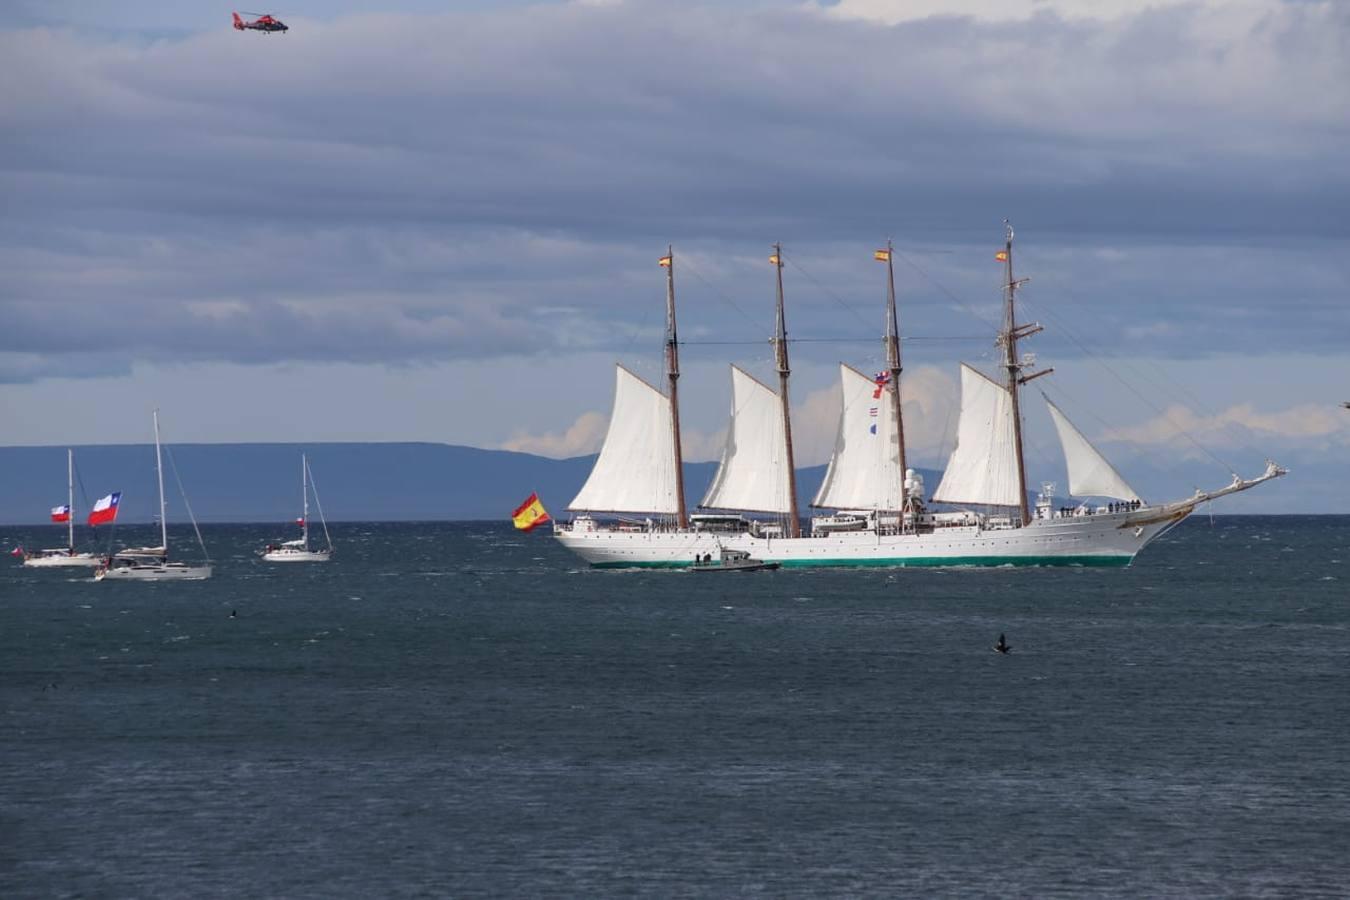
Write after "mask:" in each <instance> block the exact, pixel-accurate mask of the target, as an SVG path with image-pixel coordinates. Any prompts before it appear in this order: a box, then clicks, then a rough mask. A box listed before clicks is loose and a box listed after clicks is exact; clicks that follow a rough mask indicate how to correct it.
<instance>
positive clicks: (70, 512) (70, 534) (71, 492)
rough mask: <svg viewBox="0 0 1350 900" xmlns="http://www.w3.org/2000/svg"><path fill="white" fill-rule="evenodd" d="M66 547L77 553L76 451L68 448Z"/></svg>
mask: <svg viewBox="0 0 1350 900" xmlns="http://www.w3.org/2000/svg"><path fill="white" fill-rule="evenodd" d="M66 545H67V547H68V548H69V549H70V552H71V553H74V552H75V451H74V450H72V449H71V448H69V447H67V448H66Z"/></svg>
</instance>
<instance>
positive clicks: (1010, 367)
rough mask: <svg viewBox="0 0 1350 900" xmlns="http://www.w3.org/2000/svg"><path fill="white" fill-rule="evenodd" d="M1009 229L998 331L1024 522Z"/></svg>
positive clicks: (1014, 288)
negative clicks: (999, 330)
mask: <svg viewBox="0 0 1350 900" xmlns="http://www.w3.org/2000/svg"><path fill="white" fill-rule="evenodd" d="M1003 225H1004V227H1005V228H1006V229H1007V242H1006V243H1005V244H1004V246H1003V275H1004V278H1003V282H1004V284H1003V333H1002V334H1001V335H999V337H1000V339H1001V341H1002V343H1003V367H1004V369H1006V370H1007V372H1008V395H1009V396H1010V397H1011V398H1012V420H1013V447H1014V451H1015V452H1016V455H1017V488H1018V490H1017V501H1018V512H1019V513H1020V515H1021V522H1022V524H1023V525H1026V524H1028V523H1029V522H1030V521H1031V514H1030V510H1029V509H1028V508H1027V471H1026V464H1025V462H1024V461H1023V458H1022V411H1021V408H1020V405H1019V403H1018V388H1019V387H1020V386H1021V383H1022V363H1021V361H1020V359H1019V358H1018V356H1017V338H1018V337H1019V335H1018V328H1017V315H1016V309H1015V306H1016V301H1015V297H1016V294H1017V286H1018V282H1017V281H1016V280H1015V279H1014V278H1013V252H1012V245H1013V229H1012V225H1011V224H1010V223H1009V222H1008V220H1007V219H1004V220H1003Z"/></svg>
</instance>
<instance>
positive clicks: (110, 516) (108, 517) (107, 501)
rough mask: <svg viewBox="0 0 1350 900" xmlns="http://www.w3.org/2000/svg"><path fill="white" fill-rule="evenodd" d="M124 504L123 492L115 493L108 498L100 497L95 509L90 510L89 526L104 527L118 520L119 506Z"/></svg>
mask: <svg viewBox="0 0 1350 900" xmlns="http://www.w3.org/2000/svg"><path fill="white" fill-rule="evenodd" d="M121 502H122V492H121V491H113V492H112V493H111V494H109V495H108V496H106V497H100V498H99V500H98V502H97V503H95V504H94V508H93V509H91V510H89V524H90V525H103V524H105V523H107V522H114V521H116V520H117V506H118V504H120V503H121Z"/></svg>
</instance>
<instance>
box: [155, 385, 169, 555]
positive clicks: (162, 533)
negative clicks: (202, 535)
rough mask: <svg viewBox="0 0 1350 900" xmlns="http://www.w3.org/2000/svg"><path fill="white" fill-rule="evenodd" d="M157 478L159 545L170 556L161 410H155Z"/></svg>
mask: <svg viewBox="0 0 1350 900" xmlns="http://www.w3.org/2000/svg"><path fill="white" fill-rule="evenodd" d="M155 477H156V478H157V479H158V480H159V545H160V546H161V547H162V548H164V555H165V556H168V554H169V522H168V520H167V519H166V518H165V516H164V511H165V509H166V507H165V505H164V460H163V459H161V458H160V454H159V410H155Z"/></svg>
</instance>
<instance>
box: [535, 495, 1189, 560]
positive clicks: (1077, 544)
mask: <svg viewBox="0 0 1350 900" xmlns="http://www.w3.org/2000/svg"><path fill="white" fill-rule="evenodd" d="M1189 512H1190V509H1189V508H1188V509H1186V510H1184V511H1175V512H1170V513H1167V514H1163V515H1160V513H1161V511H1160V510H1159V509H1158V508H1152V509H1149V508H1145V509H1140V510H1135V511H1132V512H1122V513H1104V514H1099V515H1091V516H1070V517H1063V518H1055V519H1049V520H1045V519H1038V520H1035V521H1033V522H1032V523H1031V524H1030V525H1028V526H1026V527H1025V528H982V527H980V526H978V525H962V526H955V527H943V528H937V529H934V530H932V531H929V532H927V533H923V534H878V533H876V532H875V531H851V532H841V533H836V534H831V535H828V536H824V537H800V538H783V537H767V538H765V537H755V536H752V535H750V534H748V533H744V532H741V533H725V532H724V533H717V532H706V531H705V532H696V531H659V530H653V531H610V530H599V529H596V530H584V529H571V528H569V527H568V526H559V528H558V529H557V530H556V531H555V534H556V536H557V538H558V540H559V541H560V542H561V543H562V545H563V546H564V547H566V548H567V549H569V550H571V551H573V552H574V553H576V554H577V555H579V556H580V557H581V558H582V559H584V560H586V561H587V562H588V563H590V564H591V565H593V566H599V567H607V568H623V567H638V566H658V567H689V566H692V565H693V562H694V558H695V557H696V556H698V555H701V554H705V553H712V554H716V553H718V552H719V551H720V550H722V549H723V548H725V549H729V550H742V551H745V552H747V553H749V554H750V555H751V556H752V557H754V558H755V559H759V560H763V561H764V562H777V563H781V564H782V565H783V566H785V567H792V566H1004V565H1041V566H1046V565H1049V566H1053V565H1061V566H1126V565H1129V564H1130V562H1131V560H1133V559H1134V557H1135V554H1137V553H1138V552H1139V551H1140V550H1142V549H1144V547H1145V546H1146V545H1147V544H1148V543H1149V541H1151V540H1153V539H1154V538H1156V537H1157V536H1158V535H1160V534H1162V533H1163V532H1164V531H1166V530H1167V529H1169V528H1171V527H1172V526H1173V525H1175V524H1176V523H1177V522H1179V521H1181V520H1182V519H1183V518H1185V517H1186V515H1187V514H1189Z"/></svg>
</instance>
